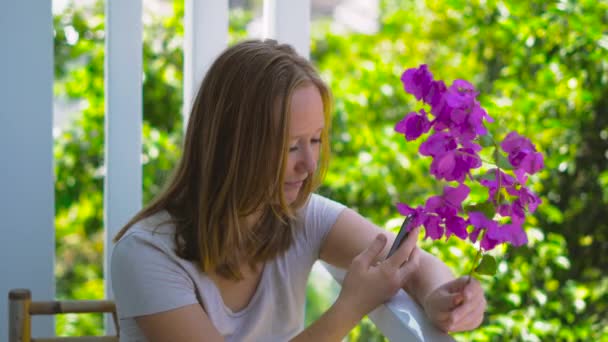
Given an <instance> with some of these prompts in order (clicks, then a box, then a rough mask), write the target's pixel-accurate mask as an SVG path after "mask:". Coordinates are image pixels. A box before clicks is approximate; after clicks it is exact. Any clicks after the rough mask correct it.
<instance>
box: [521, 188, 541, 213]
mask: <svg viewBox="0 0 608 342" xmlns="http://www.w3.org/2000/svg"><path fill="white" fill-rule="evenodd" d="M518 195H519V198H517V199H516V200H515V201H514V203H515V202H517V205H518V206H519V207H521V208H522V210H523V209H524V208H528V211H529V212H530V213H533V212H535V211H536V208H537V207H538V205H539V204H540V203H541V202H542V201H541V199H540V198H539V197H538V196H537V195H536V194H534V193H533V192H532V191H530V189H528V188H527V187H525V186H522V187H521V189H519V191H518ZM521 216H523V215H521Z"/></svg>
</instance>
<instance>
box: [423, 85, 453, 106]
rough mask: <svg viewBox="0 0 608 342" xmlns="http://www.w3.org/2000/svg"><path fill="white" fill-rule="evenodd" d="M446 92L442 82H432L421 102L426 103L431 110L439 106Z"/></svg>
mask: <svg viewBox="0 0 608 342" xmlns="http://www.w3.org/2000/svg"><path fill="white" fill-rule="evenodd" d="M446 91H447V88H446V86H445V83H443V81H432V82H431V86H430V87H429V91H428V93H426V95H425V96H424V98H423V99H422V100H423V101H424V102H425V103H428V104H429V105H430V106H431V108H434V107H437V106H439V105H440V104H441V101H442V100H443V96H444V94H445V92H446Z"/></svg>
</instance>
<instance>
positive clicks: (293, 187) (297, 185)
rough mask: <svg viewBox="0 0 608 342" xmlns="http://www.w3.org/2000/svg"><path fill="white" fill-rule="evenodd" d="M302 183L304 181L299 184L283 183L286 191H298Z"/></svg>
mask: <svg viewBox="0 0 608 342" xmlns="http://www.w3.org/2000/svg"><path fill="white" fill-rule="evenodd" d="M303 183H304V181H299V182H285V187H286V188H288V189H298V188H300V187H301V186H302V184H303Z"/></svg>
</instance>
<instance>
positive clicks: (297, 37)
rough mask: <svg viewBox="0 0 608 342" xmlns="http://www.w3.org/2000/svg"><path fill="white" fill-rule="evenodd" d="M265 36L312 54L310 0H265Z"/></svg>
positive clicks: (304, 54)
mask: <svg viewBox="0 0 608 342" xmlns="http://www.w3.org/2000/svg"><path fill="white" fill-rule="evenodd" d="M263 37H264V38H273V39H276V40H278V41H279V42H280V43H289V44H291V45H293V47H294V48H295V49H296V51H298V53H299V54H300V55H302V56H304V57H306V58H308V57H309V55H310V0H298V1H287V0H264V30H263Z"/></svg>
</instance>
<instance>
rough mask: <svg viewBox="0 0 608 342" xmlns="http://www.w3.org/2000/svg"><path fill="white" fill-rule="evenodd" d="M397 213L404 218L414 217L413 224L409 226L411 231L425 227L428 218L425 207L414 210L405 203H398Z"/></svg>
mask: <svg viewBox="0 0 608 342" xmlns="http://www.w3.org/2000/svg"><path fill="white" fill-rule="evenodd" d="M397 211H399V213H400V214H401V215H403V216H410V215H411V216H412V222H411V223H410V225H409V226H408V227H409V229H410V230H412V229H414V228H416V227H418V226H421V225H423V224H424V221H425V220H426V216H427V214H426V212H425V211H424V207H421V206H419V207H417V208H415V209H414V208H412V207H410V206H409V205H407V204H405V203H397Z"/></svg>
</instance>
